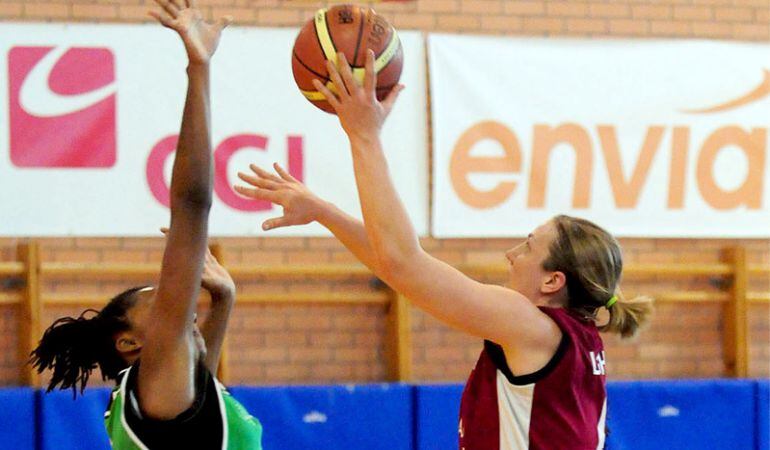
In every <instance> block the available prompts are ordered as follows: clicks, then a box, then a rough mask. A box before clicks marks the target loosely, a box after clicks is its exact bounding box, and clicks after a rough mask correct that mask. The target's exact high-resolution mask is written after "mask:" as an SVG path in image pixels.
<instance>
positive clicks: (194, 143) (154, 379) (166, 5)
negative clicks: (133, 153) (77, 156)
mask: <svg viewBox="0 0 770 450" xmlns="http://www.w3.org/2000/svg"><path fill="white" fill-rule="evenodd" d="M155 1H156V3H158V5H159V6H160V7H161V8H162V10H161V11H159V12H151V13H150V14H151V15H152V16H153V17H155V18H156V19H157V20H158V21H159V22H160V23H161V24H163V26H165V27H167V28H170V29H172V30H174V31H176V32H177V34H178V35H179V36H180V37H181V38H182V42H183V43H184V46H185V49H186V51H187V56H188V60H189V65H188V67H187V76H188V86H187V98H186V101H185V106H184V113H183V117H182V126H181V131H180V135H179V145H178V146H177V152H176V159H175V161H174V167H173V172H172V177H171V225H170V227H169V231H168V238H167V242H166V249H165V252H164V254H163V264H162V267H161V274H160V281H159V282H158V290H157V293H156V298H155V301H154V303H153V305H152V308H151V311H150V314H151V317H152V318H153V325H152V326H150V327H149V328H148V330H147V332H146V336H145V344H144V347H143V349H142V357H141V365H140V367H139V374H138V381H137V394H138V397H139V403H140V407H141V410H142V412H143V413H144V414H147V415H148V416H150V417H152V418H155V419H171V418H174V417H176V416H177V415H179V414H180V413H182V412H183V411H185V410H186V409H187V408H189V407H190V406H191V405H192V403H193V401H194V399H195V385H194V380H195V367H196V361H195V342H194V336H193V332H192V330H193V321H194V316H195V308H196V301H197V298H198V294H199V290H200V283H201V273H202V270H203V263H204V257H205V255H206V251H207V250H206V245H207V234H208V214H209V209H210V207H211V202H212V193H211V191H212V163H211V143H210V141H211V138H210V104H209V61H210V59H211V57H212V56H213V55H214V52H215V51H216V48H217V45H218V43H219V37H220V34H221V31H222V29H224V28H225V27H226V26H227V25H228V24H229V22H230V19H222V20H220V21H219V22H217V23H214V24H210V23H207V22H205V21H204V20H203V18H202V16H201V13H200V11H199V10H198V9H197V8H195V6H194V4H191V3H190V2H185V4H184V5H182V4H180V2H179V1H178V0H170V1H169V0H155Z"/></svg>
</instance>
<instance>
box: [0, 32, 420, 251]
mask: <svg viewBox="0 0 770 450" xmlns="http://www.w3.org/2000/svg"><path fill="white" fill-rule="evenodd" d="M297 31H298V30H296V29H254V28H239V27H231V28H228V30H226V31H225V33H224V35H223V38H222V42H221V43H220V47H219V50H218V52H217V54H216V56H215V57H214V60H213V65H212V103H213V106H212V115H213V146H214V152H215V159H216V161H217V171H216V172H217V173H216V189H215V204H214V206H213V208H212V211H211V227H210V230H211V234H212V235H261V234H263V232H262V231H261V228H260V226H261V223H262V221H263V220H265V219H267V218H269V217H273V216H278V215H280V213H281V211H280V209H277V208H273V207H272V206H271V205H267V204H263V203H259V202H254V201H247V200H246V199H244V198H243V197H240V196H238V195H237V194H235V192H233V191H232V189H231V186H232V184H233V183H235V182H236V181H239V180H238V179H237V177H236V173H237V172H238V171H239V170H240V171H245V170H248V163H251V162H255V163H257V164H259V165H261V166H263V167H265V168H269V167H270V165H271V163H272V162H274V161H276V162H279V163H281V164H283V165H284V167H287V166H288V168H289V170H290V171H291V172H292V173H293V174H294V175H295V176H297V177H299V178H301V179H303V180H304V181H305V182H306V183H307V185H308V186H309V188H310V189H311V190H313V191H314V192H316V193H317V194H318V195H320V196H321V197H323V198H325V199H327V200H330V201H332V202H334V203H336V204H337V205H339V206H340V207H341V208H342V209H344V210H346V211H348V212H350V213H352V214H354V215H358V216H359V217H360V213H359V207H358V200H357V196H356V194H355V192H356V189H355V180H354V178H353V171H352V163H351V159H350V152H349V147H348V143H347V139H346V138H345V136H344V133H343V132H342V129H341V128H340V126H339V122H338V121H337V118H336V117H335V116H332V115H329V114H326V113H324V112H322V111H320V110H318V109H316V108H315V107H314V106H312V105H311V104H310V103H309V102H308V101H307V100H305V98H304V97H303V96H302V95H301V94H300V92H299V90H298V89H297V87H296V85H295V83H294V79H293V77H292V72H291V50H292V46H293V43H294V38H295V37H296V34H297ZM400 37H401V41H402V44H403V48H404V71H403V75H402V79H401V80H402V83H404V84H406V85H407V86H409V89H407V90H406V91H405V92H404V93H402V95H401V97H400V99H399V102H398V104H397V105H396V109H395V111H393V114H392V117H391V118H390V119H389V121H388V123H387V124H386V128H385V130H384V141H385V146H386V148H388V149H392V150H393V151H392V152H390V153H389V154H388V158H389V161H390V164H391V167H392V173H393V176H394V177H395V181H396V185H397V186H398V188H399V191H400V194H401V196H402V198H403V199H404V203H405V204H406V207H407V209H408V211H409V214H410V216H411V218H412V220H413V221H414V223H415V226H416V227H417V230H418V231H419V232H420V233H421V234H425V233H427V227H428V226H427V223H428V219H427V215H428V200H427V199H428V168H427V153H428V152H427V143H426V108H425V104H426V98H425V90H426V89H425V78H426V77H425V63H424V59H425V57H424V49H423V39H422V37H421V35H420V34H419V33H409V32H404V33H401V34H400ZM0 38H1V39H0V54H1V55H3V56H2V58H3V60H2V61H3V72H4V76H2V77H0V104H2V105H3V106H2V108H0V149H2V153H3V155H5V157H3V158H2V159H1V160H0V192H2V193H1V194H0V210H2V211H3V220H0V235H11V236H30V235H50V236H65V235H77V236H109V235H113V236H115V235H117V236H131V235H156V234H157V233H158V231H157V230H158V227H159V226H161V225H165V224H167V223H168V218H169V215H168V208H167V207H166V206H164V204H167V201H168V187H167V184H168V182H169V175H170V169H171V164H172V159H173V157H169V156H170V155H171V154H172V152H173V149H174V147H175V140H176V135H177V134H178V132H179V124H180V121H181V113H182V107H183V102H184V97H185V91H186V76H185V66H186V58H185V55H184V50H183V47H182V44H181V42H180V40H179V38H178V37H177V36H176V35H175V34H174V33H173V32H172V31H170V30H166V29H163V28H161V27H160V26H159V25H154V24H153V25H62V24H1V25H0ZM325 234H326V232H325V230H324V229H323V228H322V227H320V226H318V225H317V224H313V225H309V226H305V227H295V228H289V229H280V230H274V231H271V232H269V233H268V234H267V235H270V236H275V235H284V236H285V235H302V236H314V235H325Z"/></svg>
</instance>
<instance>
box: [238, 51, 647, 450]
mask: <svg viewBox="0 0 770 450" xmlns="http://www.w3.org/2000/svg"><path fill="white" fill-rule="evenodd" d="M338 60H339V66H338V67H335V66H334V65H333V64H331V63H329V64H328V70H329V73H330V77H331V79H332V81H333V82H334V85H335V87H336V92H338V94H334V93H332V92H331V91H330V90H329V89H327V88H326V87H325V86H324V85H323V84H321V83H320V82H318V81H317V80H316V82H315V86H316V88H317V89H318V90H319V91H321V92H322V93H323V94H324V95H325V96H326V98H327V100H328V101H329V103H331V105H332V106H333V107H334V109H335V111H336V112H337V115H338V117H339V120H340V123H341V125H342V128H343V129H344V131H345V132H346V133H347V135H348V138H349V140H350V144H351V151H352V154H353V165H354V170H355V176H356V184H357V186H358V194H359V198H360V202H361V210H362V212H363V218H364V221H363V224H361V223H360V222H359V221H357V220H355V219H353V218H351V217H349V216H348V215H346V214H345V213H343V212H342V211H340V210H339V209H337V208H336V207H334V206H333V205H331V204H328V203H325V202H323V201H321V200H320V199H318V198H317V197H315V196H314V195H313V194H312V193H310V192H309V191H308V190H307V189H306V188H305V187H304V186H303V185H302V184H301V183H299V182H298V181H297V180H295V179H294V178H292V177H291V176H290V175H289V174H288V173H286V172H285V171H284V170H283V169H282V168H281V167H279V166H277V165H276V166H275V170H276V171H277V173H278V175H279V176H275V175H273V174H271V173H268V172H265V171H263V170H261V169H260V168H258V167H256V166H254V165H252V166H251V169H252V171H253V172H254V174H253V175H252V174H248V175H247V174H240V178H241V179H242V180H244V181H246V182H248V183H249V184H251V185H252V186H253V187H250V188H246V187H237V190H238V192H240V193H241V194H243V195H246V196H250V197H253V198H257V199H264V200H269V201H271V202H273V203H276V204H279V205H281V206H282V207H283V209H284V216H283V217H279V218H275V219H271V220H268V221H267V222H265V224H264V225H263V227H264V228H265V229H272V228H276V227H282V226H289V225H298V224H305V223H308V222H311V221H318V222H319V223H321V224H322V225H324V226H325V227H326V228H328V229H329V230H330V231H331V232H332V233H333V234H334V235H335V236H336V237H337V238H338V239H339V240H340V241H342V243H343V244H344V245H345V246H346V247H347V248H348V249H350V250H351V252H353V253H354V254H355V255H356V256H357V257H358V259H359V260H360V261H361V262H363V263H364V264H366V265H367V266H368V267H369V268H370V269H372V270H373V271H374V273H375V274H376V275H377V276H378V277H380V278H381V279H382V280H384V281H385V282H387V283H388V284H389V285H390V286H391V287H393V288H394V289H395V290H397V291H398V292H400V293H402V294H404V295H405V296H406V297H407V298H409V299H410V300H411V301H412V302H413V303H414V304H415V305H417V306H418V307H420V308H422V309H423V310H425V311H426V312H428V313H429V314H431V315H433V316H435V317H436V318H438V319H440V320H442V321H443V322H445V323H447V324H449V325H451V326H453V327H455V328H457V329H460V330H463V331H465V332H467V333H470V334H472V335H474V336H478V337H481V338H483V339H485V341H484V349H483V351H482V352H481V356H480V357H479V360H478V362H477V364H476V368H475V369H474V371H473V372H472V373H471V376H470V378H469V379H468V381H467V383H466V386H465V391H464V393H463V397H462V404H461V407H460V426H459V440H460V448H461V449H464V450H497V449H526V448H531V449H549V450H554V449H596V448H602V447H603V445H604V438H605V431H604V430H605V427H604V420H605V414H606V391H605V369H604V364H605V359H604V348H603V344H602V339H601V337H600V335H599V330H604V331H609V332H616V333H619V334H620V335H621V336H623V337H628V336H631V335H633V334H634V333H635V332H636V331H637V329H638V327H639V326H640V325H641V324H642V323H644V322H645V320H646V319H647V318H648V314H649V312H650V311H651V300H650V299H648V298H639V299H634V300H626V299H624V298H623V297H622V296H621V294H620V292H619V290H618V284H619V282H620V277H621V272H622V265H623V264H622V258H621V251H620V247H619V245H618V243H617V241H616V240H615V239H614V238H613V237H612V236H611V235H610V234H609V233H607V232H606V231H604V230H603V229H601V228H600V227H598V226H597V225H595V224H593V223H591V222H588V221H586V220H582V219H577V218H573V217H567V216H557V217H555V218H553V219H552V220H550V221H548V222H547V223H544V224H543V225H541V226H539V227H537V228H536V229H535V230H534V231H532V233H530V235H529V236H528V237H527V239H526V240H525V241H524V242H522V243H521V244H519V245H517V246H516V247H514V248H512V249H510V250H508V251H506V252H505V258H506V259H507V261H508V264H509V267H510V279H509V288H505V287H501V286H496V285H489V284H483V283H479V282H476V281H474V280H472V279H471V278H468V277H467V276H465V275H464V274H463V273H461V272H459V271H458V270H456V269H454V268H452V267H450V266H449V265H447V264H445V263H443V262H441V261H439V260H437V259H435V258H433V257H432V256H430V255H429V254H428V253H426V252H425V251H424V250H423V249H422V248H421V247H420V243H419V240H418V239H417V235H416V233H415V231H414V229H413V228H412V225H411V223H410V221H409V217H408V216H407V213H406V210H405V209H404V207H403V206H402V204H401V202H400V200H399V198H398V195H397V193H396V190H395V189H394V186H393V183H392V181H391V179H390V177H389V175H388V168H387V162H386V159H385V155H384V152H383V149H382V146H381V143H380V130H381V128H382V124H383V122H384V121H385V118H386V117H387V116H388V114H389V113H390V111H391V109H392V107H393V104H394V102H395V100H396V97H397V96H398V93H399V92H400V90H401V88H402V87H401V86H398V87H397V88H396V89H394V90H393V92H392V93H391V94H390V95H389V96H388V98H386V99H385V100H384V101H382V102H379V101H377V99H376V96H375V90H374V86H376V79H375V78H376V75H375V73H374V71H373V60H374V55H373V54H372V53H371V52H369V54H368V58H367V63H366V64H367V67H366V77H365V81H364V84H363V86H360V85H358V84H357V83H356V82H355V81H354V79H353V76H352V72H351V70H350V67H349V66H348V64H347V62H346V61H345V56H344V55H343V54H341V53H340V54H338ZM600 308H607V309H608V310H609V322H608V323H607V324H606V325H604V326H602V327H597V325H596V316H597V312H598V311H599V310H600Z"/></svg>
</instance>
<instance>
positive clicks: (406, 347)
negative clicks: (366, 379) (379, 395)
mask: <svg viewBox="0 0 770 450" xmlns="http://www.w3.org/2000/svg"><path fill="white" fill-rule="evenodd" d="M410 309H411V307H410V305H409V301H408V300H407V299H406V298H405V297H404V296H403V295H401V294H399V293H397V292H393V295H392V296H391V303H390V310H389V312H388V339H387V348H388V352H387V353H388V363H389V367H388V379H389V380H390V381H410V380H411V379H412V322H411V311H410Z"/></svg>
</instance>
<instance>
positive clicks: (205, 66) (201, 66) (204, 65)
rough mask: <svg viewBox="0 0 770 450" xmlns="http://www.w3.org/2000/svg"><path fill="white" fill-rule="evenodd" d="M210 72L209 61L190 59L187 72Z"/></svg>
mask: <svg viewBox="0 0 770 450" xmlns="http://www.w3.org/2000/svg"><path fill="white" fill-rule="evenodd" d="M208 72H209V62H208V61H196V60H190V61H188V63H187V73H189V74H193V73H198V74H200V73H208Z"/></svg>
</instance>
